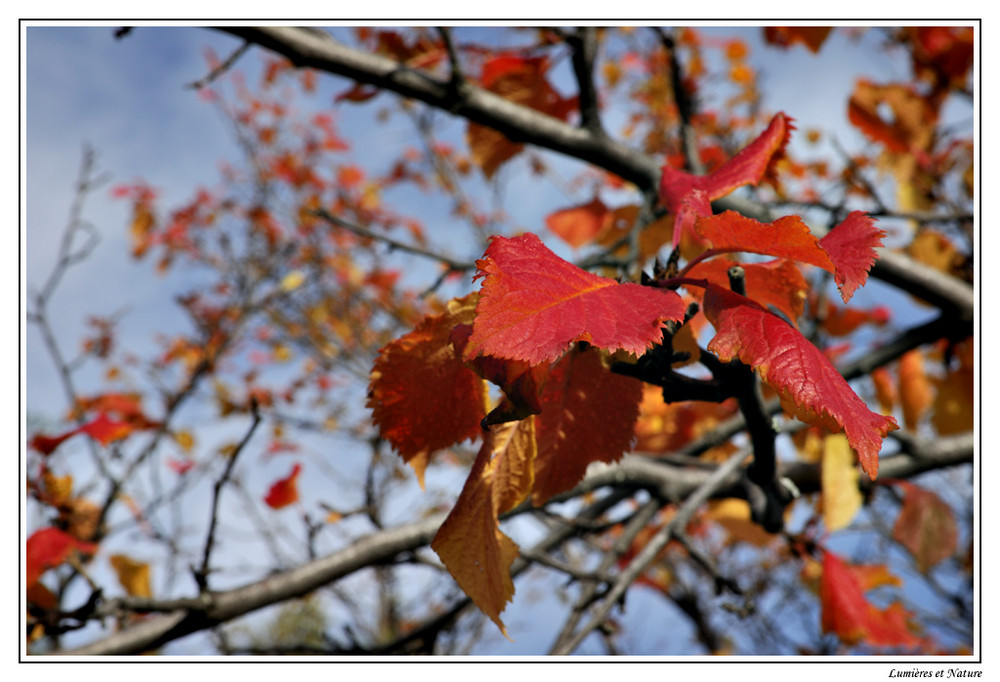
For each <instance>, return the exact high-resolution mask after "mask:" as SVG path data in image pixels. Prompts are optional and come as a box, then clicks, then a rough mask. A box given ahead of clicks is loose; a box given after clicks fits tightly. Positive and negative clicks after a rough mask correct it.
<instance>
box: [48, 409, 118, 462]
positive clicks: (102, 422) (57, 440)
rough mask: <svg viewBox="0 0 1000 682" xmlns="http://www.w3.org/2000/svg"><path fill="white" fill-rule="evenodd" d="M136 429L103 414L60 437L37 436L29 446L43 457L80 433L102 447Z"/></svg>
mask: <svg viewBox="0 0 1000 682" xmlns="http://www.w3.org/2000/svg"><path fill="white" fill-rule="evenodd" d="M134 429H135V427H133V426H132V425H131V424H129V423H127V422H119V421H115V420H114V419H111V418H110V417H108V415H107V414H105V413H103V412H102V413H101V414H100V415H99V416H98V417H97V418H96V419H94V420H93V421H90V422H87V423H86V424H83V425H82V426H78V427H77V428H75V429H72V430H70V431H67V432H66V433H63V434H60V435H58V436H43V435H41V434H37V435H36V436H35V437H34V438H32V439H31V443H29V445H30V446H31V447H32V448H33V449H35V450H37V451H38V452H40V453H42V454H43V455H48V454H51V453H52V451H53V450H55V449H56V448H57V447H59V445H60V444H61V443H62V442H63V441H64V440H66V439H67V438H70V437H72V436H75V435H76V434H78V433H85V434H87V435H88V436H90V437H91V438H93V439H94V440H96V441H97V442H98V443H100V444H101V445H105V446H106V445H108V444H109V443H111V442H113V441H116V440H120V439H122V438H124V437H125V436H127V435H129V434H130V433H132V431H133V430H134Z"/></svg>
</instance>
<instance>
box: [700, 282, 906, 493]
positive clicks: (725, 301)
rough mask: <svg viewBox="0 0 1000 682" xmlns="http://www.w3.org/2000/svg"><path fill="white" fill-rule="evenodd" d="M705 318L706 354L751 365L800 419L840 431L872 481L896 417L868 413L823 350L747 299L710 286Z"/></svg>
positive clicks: (707, 293)
mask: <svg viewBox="0 0 1000 682" xmlns="http://www.w3.org/2000/svg"><path fill="white" fill-rule="evenodd" d="M705 315H706V316H707V317H708V319H709V321H710V322H711V323H712V325H713V326H714V327H715V329H716V331H717V333H716V335H715V337H714V338H713V339H712V341H711V342H710V343H709V344H708V349H709V350H710V351H712V352H714V353H716V354H717V355H718V356H719V357H720V358H721V359H722V360H724V361H728V360H732V359H739V360H741V361H742V362H744V363H745V364H747V365H750V366H751V367H753V368H754V370H755V371H757V372H758V373H759V374H760V376H761V378H762V379H764V380H765V381H766V382H768V384H770V385H771V386H772V387H773V388H774V389H775V390H777V391H778V393H779V394H781V396H782V397H783V398H784V399H786V400H788V401H791V402H792V403H794V404H795V406H796V407H797V408H798V410H799V412H798V414H797V416H799V417H800V418H802V419H804V420H806V421H808V422H811V423H819V424H822V425H824V426H828V427H834V428H837V427H839V428H841V429H843V430H844V432H845V433H846V434H847V440H848V442H849V443H850V444H851V447H852V448H853V449H854V451H855V452H857V453H858V457H859V459H860V460H861V466H862V468H863V469H864V470H865V473H867V474H868V476H869V477H870V478H871V479H872V480H874V479H875V477H876V476H877V475H878V455H879V451H880V449H881V446H882V439H883V438H884V437H885V435H886V434H887V433H888V432H889V431H893V430H895V429H897V428H899V426H898V425H897V424H896V420H895V419H893V418H892V417H884V416H882V415H879V414H876V413H874V412H872V411H871V410H869V409H868V406H867V405H865V403H864V401H862V400H861V398H859V397H858V396H857V394H855V393H854V391H853V390H851V387H850V386H849V385H848V383H847V382H846V381H845V380H844V378H843V377H842V376H841V375H840V373H839V372H838V371H837V370H836V369H835V368H834V367H833V365H831V364H830V361H829V360H827V359H826V357H825V356H824V355H823V353H822V352H820V351H819V350H818V349H817V348H816V347H815V346H814V345H812V344H811V343H809V341H807V340H806V339H805V337H803V336H802V335H801V334H800V333H799V332H798V331H797V330H796V329H795V328H794V327H792V326H791V325H789V324H788V323H787V322H785V321H784V320H782V319H781V318H780V317H778V316H776V315H774V314H773V313H770V312H768V311H767V310H764V309H763V308H762V307H761V306H759V305H758V304H756V303H754V302H753V301H751V300H750V299H748V298H746V297H744V296H740V295H739V294H735V293H733V292H731V291H727V290H725V289H723V288H721V287H719V286H716V285H714V284H710V285H709V286H708V289H707V290H706V292H705Z"/></svg>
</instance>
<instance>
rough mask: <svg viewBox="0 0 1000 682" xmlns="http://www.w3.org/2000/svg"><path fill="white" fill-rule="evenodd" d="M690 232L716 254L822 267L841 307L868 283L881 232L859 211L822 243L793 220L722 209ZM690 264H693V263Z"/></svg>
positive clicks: (792, 218)
mask: <svg viewBox="0 0 1000 682" xmlns="http://www.w3.org/2000/svg"><path fill="white" fill-rule="evenodd" d="M695 230H696V232H697V233H698V234H699V235H700V236H701V237H703V238H704V239H706V240H707V241H708V242H709V243H710V244H711V245H712V250H711V251H710V252H706V253H705V254H703V257H705V258H707V257H709V256H713V255H716V254H719V253H727V252H733V251H742V252H746V253H759V254H762V255H765V256H776V257H778V258H788V259H791V260H795V261H798V262H800V263H807V264H809V265H815V266H817V267H820V268H823V269H824V270H826V271H827V272H829V273H830V274H832V275H833V276H834V279H835V280H836V282H837V286H838V287H839V288H840V295H841V297H842V298H843V299H844V302H845V303H846V302H847V301H848V300H850V298H851V296H853V295H854V292H855V291H856V290H857V289H858V287H860V286H862V285H863V284H864V283H865V282H866V281H867V279H868V271H869V270H870V269H871V267H872V265H873V264H874V263H875V260H876V259H877V258H878V252H876V251H875V248H876V247H878V246H882V237H884V236H885V232H884V231H882V230H880V229H878V228H877V227H875V221H874V220H872V219H871V218H870V217H868V215H867V214H865V213H863V212H861V211H854V212H852V213H851V214H850V215H848V216H847V218H846V219H844V221H843V222H842V223H840V224H839V225H837V226H836V227H834V228H833V229H832V230H830V231H829V232H828V233H827V234H826V236H824V237H823V238H822V239H817V238H816V237H815V236H813V234H812V233H811V232H810V230H809V227H808V226H807V225H806V224H805V223H803V222H802V220H801V219H800V218H799V217H798V216H784V217H782V218H778V219H777V220H775V221H774V222H773V223H762V222H760V221H758V220H754V219H753V218H747V217H745V216H742V215H740V214H739V213H736V212H735V211H726V212H725V213H720V214H719V215H711V216H706V217H702V218H698V220H697V222H696V224H695ZM693 262H696V261H693Z"/></svg>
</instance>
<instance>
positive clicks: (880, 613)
mask: <svg viewBox="0 0 1000 682" xmlns="http://www.w3.org/2000/svg"><path fill="white" fill-rule="evenodd" d="M858 568H865V567H856V566H852V565H850V564H847V563H845V562H844V561H842V560H841V559H840V557H838V556H837V555H835V554H834V553H833V552H830V551H824V552H823V574H822V577H821V578H820V592H819V593H820V603H821V605H822V626H823V631H824V632H832V633H833V634H835V635H837V636H838V637H840V639H841V640H843V641H844V642H845V643H847V644H858V643H861V642H863V643H865V644H867V645H869V646H874V647H902V648H906V649H912V648H916V647H919V646H920V645H921V644H922V643H923V642H922V640H921V639H920V638H918V637H916V636H915V635H914V634H913V633H912V632H911V630H910V628H909V625H908V620H909V613H907V612H906V611H905V610H904V609H903V607H902V605H901V604H899V603H898V602H897V603H894V604H892V605H891V606H889V607H888V608H886V609H879V608H876V607H875V606H874V605H873V604H872V603H871V602H869V601H868V598H867V597H866V596H865V592H864V589H863V583H862V580H861V578H860V577H859V572H858V571H857V570H856V569H858Z"/></svg>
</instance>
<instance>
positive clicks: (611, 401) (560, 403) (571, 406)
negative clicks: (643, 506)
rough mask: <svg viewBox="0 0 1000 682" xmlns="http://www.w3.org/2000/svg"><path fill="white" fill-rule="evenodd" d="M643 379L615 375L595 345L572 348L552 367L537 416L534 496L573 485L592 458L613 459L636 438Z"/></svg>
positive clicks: (541, 497) (547, 495)
mask: <svg viewBox="0 0 1000 682" xmlns="http://www.w3.org/2000/svg"><path fill="white" fill-rule="evenodd" d="M641 400H642V383H641V382H638V381H636V380H635V379H632V378H630V377H625V376H622V375H620V374H614V373H613V372H611V371H610V370H609V369H608V368H607V367H605V366H604V362H603V360H602V358H601V354H600V353H599V352H597V351H596V350H595V349H593V348H587V349H580V350H575V351H572V352H570V353H569V354H568V355H566V357H564V358H563V359H562V360H560V361H559V363H558V364H557V365H556V366H555V367H554V368H553V369H552V373H551V374H550V375H549V379H548V381H547V382H546V384H545V389H544V391H543V392H542V412H541V414H540V415H539V416H538V417H536V428H537V430H538V459H537V460H536V461H535V488H534V490H533V492H532V501H533V502H534V503H535V504H536V505H540V504H542V503H543V502H545V501H546V500H548V499H549V498H550V497H552V496H553V495H557V494H559V493H561V492H564V491H566V490H569V489H570V488H572V487H573V486H575V485H576V484H577V483H579V482H580V480H581V479H582V478H583V475H584V473H586V470H587V466H589V465H590V463H591V462H613V461H615V460H617V459H618V458H620V457H621V456H622V454H623V453H624V452H625V450H627V449H628V448H629V447H630V446H631V444H632V441H633V438H634V428H635V423H636V419H637V417H638V416H639V402H640V401H641Z"/></svg>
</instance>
